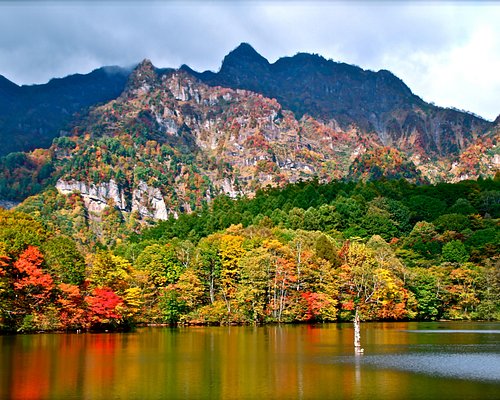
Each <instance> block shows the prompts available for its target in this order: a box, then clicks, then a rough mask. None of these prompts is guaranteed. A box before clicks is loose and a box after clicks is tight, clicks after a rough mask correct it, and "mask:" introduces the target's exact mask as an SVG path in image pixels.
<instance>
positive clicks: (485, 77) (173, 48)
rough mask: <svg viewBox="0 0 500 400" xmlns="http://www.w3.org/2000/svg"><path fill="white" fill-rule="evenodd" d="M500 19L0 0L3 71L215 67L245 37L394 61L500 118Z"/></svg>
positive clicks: (277, 50)
mask: <svg viewBox="0 0 500 400" xmlns="http://www.w3.org/2000/svg"><path fill="white" fill-rule="evenodd" d="M498 20H500V7H499V6H497V5H496V4H495V3H484V4H482V5H481V6H475V5H474V4H472V3H466V2H458V3H453V2H443V3H441V2H424V3H418V2H409V3H398V2H380V3H378V2H359V1H357V2H349V3H348V2H342V1H334V2H327V1H322V2H321V1H319V2H305V1H294V2H285V1H275V2H264V1H240V2H228V1H219V2H202V1H188V2H180V1H171V2H160V1H149V2H138V1H137V2H135V1H128V2H117V1H116V2H114V1H105V2H97V1H95V2H85V3H84V2H77V1H73V2H47V3H43V2H42V3H40V2H37V3H35V2H20V3H15V2H4V3H1V2H0V74H2V75H4V76H6V77H7V78H9V79H11V80H13V81H14V82H16V83H23V84H24V83H27V84H29V83H42V82H46V81H47V80H49V79H50V78H51V77H57V76H65V75H68V74H71V73H75V72H80V73H86V72H89V71H91V70H92V69H94V68H98V67H100V66H103V65H123V66H126V65H132V64H134V63H137V62H139V61H140V60H141V59H143V58H150V59H151V60H152V61H153V63H154V64H155V65H157V66H159V67H178V66H180V65H181V64H184V63H185V64H188V65H190V66H191V67H192V68H194V69H197V70H205V69H211V70H217V69H218V68H219V66H220V63H221V61H222V58H223V57H224V55H225V54H227V53H228V52H229V51H230V50H231V49H233V48H234V47H236V46H237V45H238V44H239V43H240V42H242V41H246V42H249V43H251V44H252V45H253V46H254V47H255V48H256V50H257V51H259V52H260V53H261V54H262V55H264V56H265V57H266V58H268V59H269V60H270V61H275V60H276V59H277V58H279V57H282V56H285V55H293V54H295V53H297V52H299V51H306V52H314V53H319V54H321V55H323V56H325V57H326V58H331V59H334V60H336V61H343V62H348V63H353V64H357V65H359V66H361V67H363V68H368V69H374V70H378V69H382V68H385V69H389V70H391V71H393V72H394V73H395V74H396V75H398V76H399V77H400V78H402V79H403V80H404V81H405V82H406V83H407V84H408V85H409V86H410V87H411V88H412V90H413V91H414V92H415V93H416V94H418V95H420V96H422V97H423V98H424V99H425V100H427V101H435V102H436V103H438V104H442V105H445V106H456V107H459V108H464V109H468V110H471V111H474V112H476V113H478V114H480V115H483V116H485V117H488V118H494V117H495V116H496V114H498V112H500V107H499V106H498V105H497V104H498V101H497V100H498V99H497V98H496V96H497V93H498V87H499V86H500V78H499V77H498V76H497V75H498V74H497V73H493V70H494V69H485V68H484V67H481V66H483V65H490V66H500V65H499V64H500V43H499V41H498V38H500V27H497V25H499V24H498V23H497V22H496V21H498ZM485 27H486V28H488V29H489V31H488V30H487V29H486V30H485ZM481 32H483V33H481ZM484 32H486V33H484ZM481 35H483V36H484V39H481ZM478 43H479V44H481V43H486V45H484V46H483V45H481V47H484V49H483V50H484V51H482V52H478V51H474V48H477V45H478ZM471 57H474V59H475V61H474V62H471V59H470V58H471ZM462 59H463V60H462ZM464 63H466V64H467V65H470V66H471V68H474V67H477V68H481V72H482V73H481V74H480V75H476V74H474V71H473V70H472V71H468V69H467V68H464V67H463V65H464ZM490 70H491V71H490ZM490 72H491V73H490ZM434 76H435V79H434ZM443 77H446V79H444V78H443ZM437 79H439V81H436V80H437ZM476 89H477V90H478V91H477V92H474V90H476ZM453 100H456V102H455V103H454V102H453Z"/></svg>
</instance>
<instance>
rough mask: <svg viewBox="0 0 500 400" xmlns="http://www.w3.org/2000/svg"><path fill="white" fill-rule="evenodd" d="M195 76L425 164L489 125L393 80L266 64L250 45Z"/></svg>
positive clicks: (325, 63) (315, 59)
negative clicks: (361, 134)
mask: <svg viewBox="0 0 500 400" xmlns="http://www.w3.org/2000/svg"><path fill="white" fill-rule="evenodd" d="M191 72H192V73H194V74H195V76H197V77H198V78H199V79H200V80H202V81H203V82H205V83H207V84H210V85H219V86H224V87H230V88H234V89H236V88H239V89H247V90H252V91H255V92H257V93H262V94H263V95H265V96H266V97H270V98H275V99H276V100H278V102H279V103H280V104H282V106H283V107H284V108H286V109H289V110H291V111H293V112H294V113H295V115H296V117H297V118H300V117H301V116H302V115H304V114H308V115H310V116H312V117H314V118H317V119H319V120H320V121H322V122H325V123H329V122H334V123H336V124H339V126H340V127H341V128H342V129H346V128H347V127H349V126H350V125H351V124H354V125H356V126H358V127H359V128H360V129H361V130H362V131H365V132H374V133H376V134H377V135H378V137H379V138H380V140H381V142H382V143H383V144H384V145H386V146H392V147H396V148H398V149H399V150H402V151H405V152H416V153H418V154H419V155H422V156H424V155H425V156H440V155H449V154H458V153H459V152H460V151H461V150H463V149H464V148H465V147H467V145H468V144H470V143H471V142H472V141H473V140H475V139H476V138H477V137H479V136H480V135H481V134H483V133H484V132H485V131H487V130H488V129H489V128H491V126H492V124H491V123H490V122H488V121H486V120H484V119H482V118H480V117H477V116H475V115H472V114H469V113H466V112H462V111H458V110H453V109H444V108H440V107H436V106H434V105H432V104H428V103H426V102H424V101H423V100H422V99H421V98H419V97H418V96H416V95H414V94H413V93H412V92H411V90H410V89H409V88H408V86H406V85H405V84H404V82H403V81H401V80H400V79H399V78H397V77H396V76H394V75H393V74H392V73H391V72H389V71H386V70H380V71H378V72H373V71H368V70H363V69H361V68H359V67H357V66H354V65H349V64H345V63H338V62H334V61H331V60H326V59H325V58H323V57H321V56H319V55H313V54H306V53H299V54H296V55H295V56H293V57H284V58H280V59H279V60H277V61H276V62H275V63H273V64H270V63H269V62H268V61H267V60H266V59H265V58H263V57H262V56H261V55H259V54H258V53H257V52H256V51H255V50H254V49H253V48H252V47H251V46H250V45H249V44H246V43H243V44H241V45H240V46H239V47H237V48H236V49H235V50H233V51H232V52H231V53H229V54H228V55H227V56H226V57H225V58H224V61H223V63H222V66H221V68H220V70H219V72H217V73H214V72H210V71H206V72H203V73H196V72H194V71H191Z"/></svg>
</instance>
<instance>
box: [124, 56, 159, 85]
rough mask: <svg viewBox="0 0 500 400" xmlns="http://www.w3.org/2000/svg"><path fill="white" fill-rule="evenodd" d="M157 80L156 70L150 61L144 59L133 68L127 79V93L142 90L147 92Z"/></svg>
mask: <svg viewBox="0 0 500 400" xmlns="http://www.w3.org/2000/svg"><path fill="white" fill-rule="evenodd" d="M157 79H158V74H157V73H156V68H155V67H154V65H153V63H152V62H151V60H148V59H147V58H145V59H144V60H142V61H141V62H140V63H139V64H137V66H136V67H135V68H134V70H133V71H132V73H131V74H130V76H129V78H128V83H127V91H129V90H137V89H140V88H143V89H145V90H149V88H150V87H151V86H153V85H154V84H155V82H156V81H157Z"/></svg>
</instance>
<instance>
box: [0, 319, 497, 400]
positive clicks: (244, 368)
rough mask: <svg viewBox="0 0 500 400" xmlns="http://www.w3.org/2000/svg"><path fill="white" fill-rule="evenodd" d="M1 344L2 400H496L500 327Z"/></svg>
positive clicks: (35, 339) (372, 327) (188, 332)
mask: <svg viewBox="0 0 500 400" xmlns="http://www.w3.org/2000/svg"><path fill="white" fill-rule="evenodd" d="M353 335H354V332H353V326H352V324H349V323H345V324H344V323H342V324H321V325H282V326H276V325H274V326H262V327H234V326H232V327H186V328H184V327H181V328H141V329H138V330H137V331H135V332H132V333H108V334H106V333H102V334H37V335H17V336H0V399H92V400H94V399H370V400H375V399H387V400H390V399H397V400H400V399H500V323H473V322H466V323H464V322H432V323H416V322H400V323H362V324H361V343H362V346H363V348H364V354H362V355H355V354H354V351H353Z"/></svg>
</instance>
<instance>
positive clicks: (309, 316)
mask: <svg viewBox="0 0 500 400" xmlns="http://www.w3.org/2000/svg"><path fill="white" fill-rule="evenodd" d="M302 298H303V299H304V300H305V301H306V302H307V312H306V314H305V316H304V317H305V320H306V321H309V320H314V319H317V317H319V316H320V315H321V310H322V309H324V308H326V307H328V306H329V305H330V303H331V302H330V301H329V300H328V299H327V298H326V295H325V294H324V293H311V292H305V293H302Z"/></svg>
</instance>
